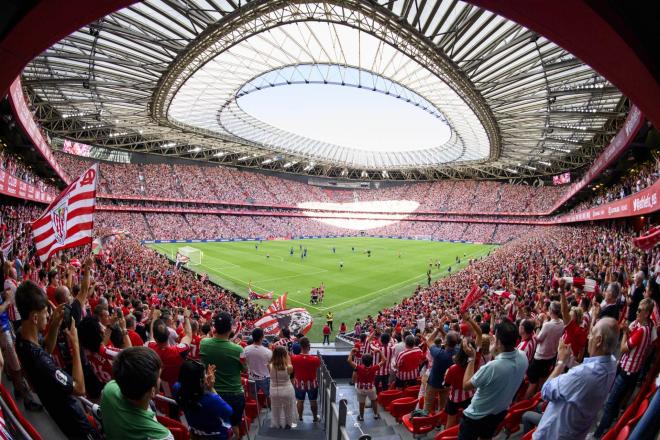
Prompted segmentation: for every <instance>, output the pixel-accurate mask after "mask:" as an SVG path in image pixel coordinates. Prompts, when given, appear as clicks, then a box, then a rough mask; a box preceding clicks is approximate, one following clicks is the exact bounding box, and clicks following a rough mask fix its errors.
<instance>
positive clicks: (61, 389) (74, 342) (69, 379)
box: [16, 281, 99, 439]
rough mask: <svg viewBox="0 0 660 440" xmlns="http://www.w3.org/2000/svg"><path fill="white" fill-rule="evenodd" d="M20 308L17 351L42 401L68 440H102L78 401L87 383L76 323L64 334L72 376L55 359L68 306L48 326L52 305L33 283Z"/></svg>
mask: <svg viewBox="0 0 660 440" xmlns="http://www.w3.org/2000/svg"><path fill="white" fill-rule="evenodd" d="M16 305H17V306H18V311H19V313H20V315H21V319H22V322H21V329H20V333H19V335H18V338H17V341H16V351H17V353H18V356H19V358H20V360H21V363H22V364H23V368H24V370H25V373H26V374H27V376H28V378H29V379H30V382H31V383H32V385H33V386H34V389H35V391H36V393H37V395H38V396H39V399H40V400H41V402H42V403H43V405H44V406H45V407H46V410H47V411H48V413H49V414H50V416H51V417H52V418H53V420H54V421H55V423H57V425H58V426H59V427H60V429H61V430H62V432H63V433H64V434H65V435H66V436H67V437H68V438H71V439H87V438H99V434H98V432H97V431H96V430H95V429H94V428H93V427H92V425H91V424H90V423H89V421H88V420H87V417H86V416H85V413H84V411H83V408H82V406H81V405H80V403H79V402H78V400H77V399H76V398H75V397H74V396H84V395H85V381H84V378H83V369H82V365H81V362H80V347H79V344H78V331H77V329H76V326H75V323H73V321H72V320H71V324H70V327H69V328H66V329H64V330H63V331H64V333H65V334H66V335H67V337H68V338H69V346H70V347H71V357H72V374H71V375H69V374H68V373H67V372H66V371H64V370H63V369H61V368H59V367H58V366H57V365H56V364H55V361H54V359H53V357H52V355H51V353H52V351H53V350H54V348H55V342H56V339H57V334H58V332H59V329H60V326H61V324H62V319H63V310H64V305H60V306H58V307H57V308H56V309H55V311H54V313H53V315H52V317H51V320H50V322H48V302H47V300H46V298H45V297H44V296H43V294H42V293H41V289H39V286H37V285H36V284H34V283H33V282H31V281H26V282H25V283H23V284H21V285H20V286H19V287H18V290H17V291H16ZM46 328H48V333H47V335H46V337H45V340H44V346H43V347H42V346H41V344H40V341H39V339H40V338H39V336H40V334H43V332H45V331H46Z"/></svg>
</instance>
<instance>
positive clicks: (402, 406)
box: [387, 397, 419, 423]
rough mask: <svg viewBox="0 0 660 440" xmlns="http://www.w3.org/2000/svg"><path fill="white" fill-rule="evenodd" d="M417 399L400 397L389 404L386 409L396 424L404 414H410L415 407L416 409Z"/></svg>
mask: <svg viewBox="0 0 660 440" xmlns="http://www.w3.org/2000/svg"><path fill="white" fill-rule="evenodd" d="M418 402H419V400H418V399H415V398H413V397H402V398H400V399H396V400H394V401H392V402H391V403H390V405H389V406H388V407H387V411H388V412H389V413H390V414H391V415H392V417H394V418H395V419H396V421H397V422H398V423H401V419H402V418H403V416H405V415H406V414H409V413H411V412H412V411H413V410H414V409H415V407H417V403H418Z"/></svg>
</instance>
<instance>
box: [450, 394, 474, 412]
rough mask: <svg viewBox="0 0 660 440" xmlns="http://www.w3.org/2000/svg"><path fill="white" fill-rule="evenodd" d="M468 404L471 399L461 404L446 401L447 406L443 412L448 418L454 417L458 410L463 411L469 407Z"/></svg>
mask: <svg viewBox="0 0 660 440" xmlns="http://www.w3.org/2000/svg"><path fill="white" fill-rule="evenodd" d="M470 402H472V397H470V398H469V399H467V400H464V401H462V402H452V401H451V400H448V401H447V405H446V406H445V412H446V413H447V414H449V415H450V416H455V415H456V414H458V410H459V409H465V408H467V407H468V406H470Z"/></svg>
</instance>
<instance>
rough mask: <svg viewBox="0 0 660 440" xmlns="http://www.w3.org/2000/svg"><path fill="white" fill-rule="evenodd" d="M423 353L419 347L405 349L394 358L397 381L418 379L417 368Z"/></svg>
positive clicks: (422, 358)
mask: <svg viewBox="0 0 660 440" xmlns="http://www.w3.org/2000/svg"><path fill="white" fill-rule="evenodd" d="M422 361H424V353H423V352H422V350H421V349H420V348H419V347H413V348H410V349H405V350H403V351H402V352H401V353H399V354H398V356H397V357H396V362H395V363H396V377H397V379H399V380H415V379H417V378H418V377H419V366H420V364H421V363H422Z"/></svg>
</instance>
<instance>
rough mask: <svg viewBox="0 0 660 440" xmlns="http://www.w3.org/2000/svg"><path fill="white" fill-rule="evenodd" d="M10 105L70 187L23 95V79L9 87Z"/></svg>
mask: <svg viewBox="0 0 660 440" xmlns="http://www.w3.org/2000/svg"><path fill="white" fill-rule="evenodd" d="M9 103H10V104H11V108H12V110H13V111H14V115H15V116H16V119H17V121H18V122H19V124H20V125H21V127H23V131H24V132H25V134H26V135H27V136H28V137H29V138H30V141H31V142H32V144H33V145H34V147H35V148H36V149H37V151H38V152H39V153H41V156H42V157H43V158H44V159H45V160H46V162H48V164H49V165H50V166H51V168H52V169H53V170H55V172H56V173H57V175H58V176H60V178H61V179H62V180H63V181H64V182H65V183H66V184H67V185H68V184H69V183H71V180H70V179H69V176H67V175H66V173H65V172H64V170H63V169H62V167H61V166H60V164H59V163H58V162H57V160H56V159H55V156H53V151H52V150H51V148H50V144H49V143H48V141H46V139H45V137H44V135H43V133H42V131H41V127H40V126H39V125H38V124H37V122H36V121H35V120H34V116H33V115H32V112H31V111H30V108H29V107H28V104H27V101H26V100H25V95H24V94H23V87H22V86H21V78H20V76H19V77H17V78H16V79H15V80H14V82H13V83H12V84H11V86H10V87H9Z"/></svg>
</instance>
